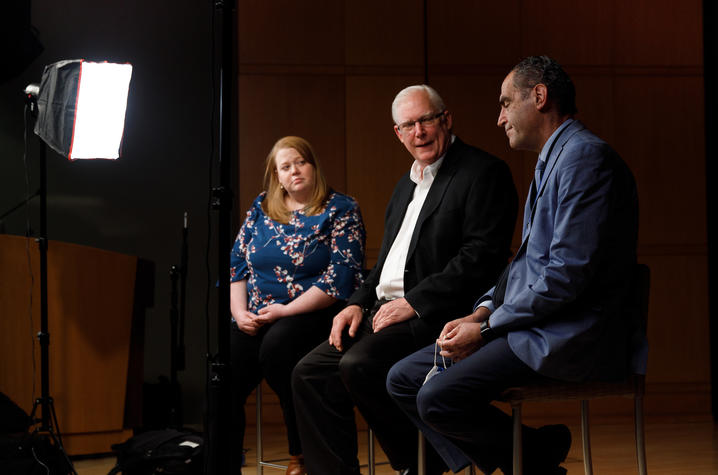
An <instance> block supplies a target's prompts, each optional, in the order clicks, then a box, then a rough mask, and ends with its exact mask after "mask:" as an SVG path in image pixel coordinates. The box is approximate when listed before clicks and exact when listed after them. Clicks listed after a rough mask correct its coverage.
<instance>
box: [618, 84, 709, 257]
mask: <svg viewBox="0 0 718 475" xmlns="http://www.w3.org/2000/svg"><path fill="white" fill-rule="evenodd" d="M702 83H703V80H702V78H701V77H659V76H654V77H650V76H625V77H623V76H622V77H617V78H616V80H615V107H616V115H615V118H614V121H615V124H616V140H615V143H614V144H613V145H614V146H615V147H616V148H617V150H619V152H620V153H621V154H622V156H623V158H624V159H625V160H626V161H627V162H628V163H629V165H630V166H631V168H632V169H633V171H634V173H635V175H636V180H637V182H638V189H639V194H640V198H641V221H640V244H641V245H652V246H655V245H701V246H705V244H706V207H705V199H706V195H705V178H704V177H705V162H704V157H705V144H704V140H703V137H704V135H703V134H704V116H703V111H702V104H703V84H702Z"/></svg>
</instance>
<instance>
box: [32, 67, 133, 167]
mask: <svg viewBox="0 0 718 475" xmlns="http://www.w3.org/2000/svg"><path fill="white" fill-rule="evenodd" d="M131 76H132V65H131V64H116V63H107V62H99V63H98V62H90V61H85V60H82V59H76V60H66V61H58V62H57V63H53V64H50V65H48V66H45V71H44V72H43V73H42V81H41V82H40V85H39V87H38V86H36V85H34V84H30V85H29V86H28V87H27V88H25V93H26V94H27V95H28V96H29V97H32V98H35V99H36V102H37V121H36V122H35V134H36V135H37V136H38V137H40V138H41V139H42V140H43V141H44V142H45V143H46V144H47V145H48V146H49V147H50V148H52V149H53V150H55V151H56V152H57V153H59V154H60V155H64V156H66V157H68V158H69V159H70V160H77V159H91V158H106V159H116V158H118V157H119V156H120V146H121V144H122V134H123V132H124V127H125V110H126V108H127V94H128V90H129V85H130V78H131Z"/></svg>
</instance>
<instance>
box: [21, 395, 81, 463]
mask: <svg viewBox="0 0 718 475" xmlns="http://www.w3.org/2000/svg"><path fill="white" fill-rule="evenodd" d="M38 406H42V407H43V409H42V410H43V412H44V413H46V414H48V415H49V417H48V418H47V419H48V424H42V423H41V424H40V427H36V428H35V430H34V431H33V433H41V432H46V433H47V434H48V435H49V436H50V439H51V440H52V444H53V445H54V446H55V447H56V448H57V450H58V451H59V452H60V454H61V455H62V459H63V460H64V461H65V464H67V469H68V470H69V472H67V473H71V474H72V475H77V471H76V470H75V466H74V465H73V464H72V461H71V460H70V457H69V456H68V455H67V452H66V451H65V447H64V446H63V445H62V434H61V433H60V426H59V425H58V423H57V413H56V412H55V403H54V402H53V400H52V398H51V397H48V398H47V400H43V399H42V398H38V399H36V400H35V404H34V405H33V406H32V413H31V416H30V418H31V420H32V421H33V422H34V423H37V420H36V419H35V412H36V410H37V408H38Z"/></svg>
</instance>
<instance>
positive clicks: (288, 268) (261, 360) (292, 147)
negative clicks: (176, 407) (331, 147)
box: [230, 136, 365, 475]
mask: <svg viewBox="0 0 718 475" xmlns="http://www.w3.org/2000/svg"><path fill="white" fill-rule="evenodd" d="M264 187H265V191H263V192H262V193H260V194H259V196H257V198H256V199H255V200H254V202H253V203H252V206H251V208H250V210H249V211H248V212H247V216H246V219H245V221H244V224H243V225H242V227H241V229H240V231H239V234H238V235H237V239H236V241H235V243H234V247H233V249H232V255H231V280H232V284H231V286H230V293H231V311H232V318H233V320H234V323H235V325H233V326H232V343H231V349H232V359H231V361H232V374H233V376H232V390H233V395H232V397H233V425H234V426H235V427H236V430H237V434H236V435H237V437H238V440H236V441H235V442H236V444H238V445H239V446H238V447H237V446H236V445H235V448H236V449H239V448H241V447H242V444H243V442H244V440H243V439H244V430H245V415H244V404H245V401H246V399H247V396H248V395H249V394H250V393H251V392H252V390H253V389H254V388H255V387H256V386H257V384H259V382H260V381H261V380H262V378H266V379H267V382H268V383H269V385H270V387H271V388H272V389H273V390H274V392H276V393H277V396H278V397H279V402H280V405H281V407H282V412H283V414H284V423H285V425H286V427H287V438H288V443H289V454H290V462H289V467H288V468H287V472H286V473H287V474H288V475H300V474H303V473H306V472H305V470H304V459H303V457H302V449H301V442H300V440H299V434H298V432H297V427H296V421H295V416H294V414H295V413H294V404H293V402H292V391H291V383H290V379H291V378H290V376H291V373H292V369H293V368H294V365H295V364H296V363H297V361H299V360H300V359H301V358H302V357H303V356H304V355H305V354H306V353H308V352H309V351H310V350H311V349H313V348H314V347H315V346H316V345H318V344H319V343H321V342H322V341H323V340H324V339H326V338H327V336H328V334H329V330H330V328H331V322H332V318H333V317H334V315H336V313H337V312H338V311H339V310H341V308H343V306H344V302H345V301H346V300H347V299H348V298H349V296H350V295H351V294H352V292H353V291H354V290H355V289H356V288H357V287H358V286H359V285H360V284H361V281H362V277H361V276H362V274H361V271H362V268H363V264H364V241H365V231H364V224H363V222H362V218H361V212H360V210H359V206H358V205H357V203H356V201H355V200H354V199H353V198H351V197H349V196H347V195H344V194H342V193H338V192H335V191H333V190H331V189H330V188H329V187H328V185H327V183H326V180H325V178H324V174H323V173H322V169H321V167H320V165H319V162H318V161H317V159H316V157H315V155H314V152H313V150H312V147H311V145H310V144H309V142H307V141H306V140H305V139H303V138H301V137H294V136H288V137H283V138H281V139H279V140H278V141H277V142H276V143H275V144H274V146H273V147H272V150H271V151H270V152H269V155H268V156H267V160H266V168H265V173H264Z"/></svg>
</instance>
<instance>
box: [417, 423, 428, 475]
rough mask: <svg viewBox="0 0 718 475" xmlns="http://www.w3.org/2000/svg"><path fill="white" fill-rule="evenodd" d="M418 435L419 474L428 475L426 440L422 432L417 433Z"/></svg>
mask: <svg viewBox="0 0 718 475" xmlns="http://www.w3.org/2000/svg"><path fill="white" fill-rule="evenodd" d="M417 433H418V434H419V446H418V450H417V454H418V460H417V461H416V467H417V472H418V475H426V439H425V438H424V434H422V433H421V431H417Z"/></svg>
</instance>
